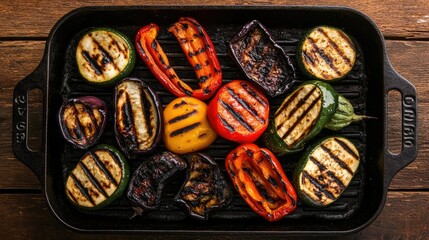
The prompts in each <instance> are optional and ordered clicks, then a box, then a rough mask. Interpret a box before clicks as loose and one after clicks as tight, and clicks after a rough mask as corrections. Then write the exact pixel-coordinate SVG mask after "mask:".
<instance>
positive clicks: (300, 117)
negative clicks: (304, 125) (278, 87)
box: [281, 95, 321, 142]
mask: <svg viewBox="0 0 429 240" xmlns="http://www.w3.org/2000/svg"><path fill="white" fill-rule="evenodd" d="M320 99H321V96H320V95H319V96H318V97H317V98H316V100H314V101H313V102H311V104H310V106H309V107H308V108H307V109H305V111H304V112H303V113H302V114H301V115H300V116H299V118H298V119H297V120H296V121H295V122H294V123H293V125H292V126H291V127H290V128H289V129H288V130H287V131H286V132H285V133H284V134H283V136H281V138H282V139H283V140H284V139H286V138H287V137H288V136H289V134H290V133H291V132H292V131H293V130H294V129H295V128H296V126H298V124H300V122H301V120H302V119H303V118H304V117H305V116H306V115H307V114H308V113H309V112H310V110H311V109H312V108H313V107H314V106H315V105H316V103H317V102H318V101H319V100H320ZM314 122H315V119H314V118H313V119H312V123H311V124H310V125H309V126H308V127H309V128H311V126H313V124H314ZM308 131H309V129H305V131H304V132H305V133H307V132H308ZM296 141H299V139H297V140H295V142H296Z"/></svg>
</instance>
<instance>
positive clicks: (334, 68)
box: [296, 26, 356, 81]
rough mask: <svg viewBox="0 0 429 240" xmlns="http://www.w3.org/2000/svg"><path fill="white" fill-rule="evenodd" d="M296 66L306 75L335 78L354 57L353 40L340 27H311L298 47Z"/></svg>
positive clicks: (340, 74)
mask: <svg viewBox="0 0 429 240" xmlns="http://www.w3.org/2000/svg"><path fill="white" fill-rule="evenodd" d="M296 56H297V61H298V66H299V68H300V69H301V71H303V72H304V73H305V74H306V75H307V76H308V77H309V78H311V79H319V80H325V81H335V80H339V79H342V78H344V77H345V76H346V75H347V74H348V73H349V72H350V71H351V70H352V69H353V66H354V64H355V61H356V49H355V46H354V44H353V41H352V40H351V39H350V38H349V37H348V36H347V35H346V34H345V33H344V32H343V31H341V30H340V29H337V28H334V27H330V26H319V27H316V28H313V29H311V30H310V31H309V32H308V33H307V34H305V36H304V37H303V39H302V40H301V42H300V44H298V47H297V52H296Z"/></svg>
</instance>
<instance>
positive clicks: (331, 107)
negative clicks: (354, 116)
mask: <svg viewBox="0 0 429 240" xmlns="http://www.w3.org/2000/svg"><path fill="white" fill-rule="evenodd" d="M337 106H338V93H337V92H336V91H335V89H334V88H332V86H330V85H329V84H327V83H324V82H321V81H311V82H306V83H304V84H302V85H301V86H299V87H298V88H297V89H296V90H295V91H294V92H292V93H291V94H290V95H288V96H287V97H286V98H285V100H284V101H283V103H282V104H281V105H280V107H279V108H278V109H277V111H276V112H275V114H274V118H273V119H271V120H270V123H269V125H268V128H267V131H266V132H265V133H264V134H263V137H262V139H263V141H264V143H265V145H266V146H267V148H269V149H270V150H271V151H273V153H274V154H276V155H284V154H287V153H292V152H297V151H300V150H302V149H303V147H304V144H305V143H306V142H307V141H308V140H310V139H312V138H313V137H315V136H316V135H317V134H318V133H319V132H320V131H321V130H322V129H323V127H324V126H325V125H326V124H327V123H328V122H329V121H330V120H331V118H332V116H333V115H334V113H335V111H336V110H337Z"/></svg>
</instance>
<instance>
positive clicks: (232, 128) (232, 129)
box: [218, 114, 235, 133]
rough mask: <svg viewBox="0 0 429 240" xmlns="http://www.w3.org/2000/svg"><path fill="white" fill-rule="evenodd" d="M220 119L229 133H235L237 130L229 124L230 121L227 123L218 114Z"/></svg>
mask: <svg viewBox="0 0 429 240" xmlns="http://www.w3.org/2000/svg"><path fill="white" fill-rule="evenodd" d="M218 117H219V119H220V122H221V123H222V125H224V126H225V128H226V129H228V131H229V132H231V133H232V132H234V131H235V129H234V127H233V126H231V125H230V124H229V123H228V121H226V120H225V119H224V118H223V117H222V116H220V115H219V114H218Z"/></svg>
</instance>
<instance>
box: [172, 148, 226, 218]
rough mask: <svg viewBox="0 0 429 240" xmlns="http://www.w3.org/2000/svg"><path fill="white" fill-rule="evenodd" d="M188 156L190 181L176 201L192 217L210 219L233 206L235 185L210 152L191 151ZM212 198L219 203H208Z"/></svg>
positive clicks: (186, 182)
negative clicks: (230, 181)
mask: <svg viewBox="0 0 429 240" xmlns="http://www.w3.org/2000/svg"><path fill="white" fill-rule="evenodd" d="M184 159H185V160H186V162H187V164H188V169H187V173H186V180H185V182H184V183H183V185H182V187H181V189H180V191H179V192H178V193H177V195H176V197H175V198H174V200H175V202H177V203H178V204H179V205H180V206H181V207H182V208H183V209H184V210H185V211H186V213H187V214H188V215H189V216H190V217H192V218H194V219H198V220H208V219H209V217H210V215H212V214H213V213H214V212H216V211H217V210H219V209H221V208H223V207H225V206H227V205H229V203H230V202H231V200H232V196H233V190H232V187H231V185H230V184H229V182H228V181H227V180H226V179H227V178H226V177H225V176H224V174H223V173H222V171H221V170H220V168H219V166H218V165H217V164H216V162H215V161H214V160H213V159H212V158H211V157H210V156H209V155H207V154H204V153H191V154H187V155H185V156H184ZM210 200H214V201H217V203H216V204H213V205H212V206H207V202H208V201H210ZM198 208H199V209H200V210H199V211H200V212H199V213H198V212H197V211H198Z"/></svg>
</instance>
